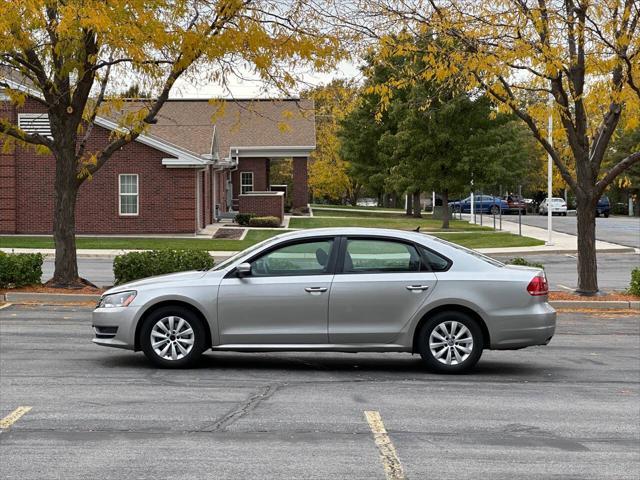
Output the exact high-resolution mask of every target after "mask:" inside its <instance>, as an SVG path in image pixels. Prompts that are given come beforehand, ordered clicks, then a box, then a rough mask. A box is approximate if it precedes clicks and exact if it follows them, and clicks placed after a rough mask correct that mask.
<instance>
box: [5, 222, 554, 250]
mask: <svg viewBox="0 0 640 480" xmlns="http://www.w3.org/2000/svg"><path fill="white" fill-rule="evenodd" d="M418 225H420V226H421V231H423V232H430V233H432V234H433V235H435V236H437V237H440V238H442V239H444V240H448V241H450V242H453V243H457V244H459V245H463V246H465V247H469V248H492V247H524V246H534V245H542V244H544V242H543V241H541V240H536V239H534V238H529V237H520V236H518V235H513V234H511V233H507V232H493V231H492V230H491V229H489V227H479V226H477V225H470V224H469V223H467V222H466V221H459V220H452V221H451V230H453V231H454V232H456V231H457V232H462V231H464V230H474V231H473V232H462V233H449V232H445V231H442V230H438V229H439V228H440V221H439V220H431V219H413V218H402V217H401V218H396V217H395V216H394V217H392V218H387V217H386V216H385V217H352V218H336V217H312V218H309V217H295V218H292V219H291V225H290V226H291V227H292V228H315V227H386V228H397V229H402V230H410V229H414V228H415V227H416V226H418ZM279 233H283V230H275V229H274V230H250V231H249V232H248V233H247V236H246V237H245V239H244V240H224V239H200V238H140V237H78V238H77V239H76V245H77V247H78V248H82V249H108V250H154V249H161V248H174V249H196V250H220V251H238V250H243V249H245V248H247V247H250V246H251V245H254V244H256V243H258V242H260V241H262V240H265V239H267V238H270V237H273V236H274V235H278V234H279ZM0 247H1V248H53V247H54V245H53V238H52V237H50V236H42V237H27V236H24V237H23V236H0Z"/></svg>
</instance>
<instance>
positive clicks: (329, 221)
mask: <svg viewBox="0 0 640 480" xmlns="http://www.w3.org/2000/svg"><path fill="white" fill-rule="evenodd" d="M341 213H346V212H341ZM383 215H384V216H382V215H380V216H371V217H370V216H366V217H360V216H358V217H348V218H337V217H331V216H329V217H293V218H292V219H291V222H289V227H291V228H322V227H371V228H397V229H399V230H413V229H415V228H416V227H417V226H418V225H419V226H420V229H421V230H422V231H436V230H440V227H441V226H442V220H433V219H431V218H407V217H405V216H396V215H391V216H389V215H387V214H383ZM449 225H450V230H453V231H460V230H490V228H489V227H480V226H478V225H473V224H470V223H469V222H467V221H464V220H451V221H450V222H449Z"/></svg>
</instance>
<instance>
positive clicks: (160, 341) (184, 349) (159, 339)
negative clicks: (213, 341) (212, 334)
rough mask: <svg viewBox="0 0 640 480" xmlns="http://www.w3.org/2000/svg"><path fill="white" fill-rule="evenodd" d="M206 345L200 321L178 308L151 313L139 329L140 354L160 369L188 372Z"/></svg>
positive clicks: (170, 306) (183, 308)
mask: <svg viewBox="0 0 640 480" xmlns="http://www.w3.org/2000/svg"><path fill="white" fill-rule="evenodd" d="M154 340H155V342H154ZM206 343H207V340H206V333H205V329H204V326H203V325H202V321H201V320H200V318H199V317H198V316H197V315H196V314H194V313H193V312H192V311H191V310H189V309H187V308H185V307H181V306H178V305H175V306H172V305H168V306H166V307H162V308H159V309H158V310H155V311H153V312H152V313H151V314H150V315H148V316H147V317H146V318H145V319H144V323H143V324H142V328H141V329H140V346H141V347H142V351H143V352H144V354H145V356H146V357H147V358H148V359H149V360H150V361H151V362H152V363H153V364H154V365H156V366H158V367H162V368H188V367H191V366H193V365H195V363H196V362H197V361H198V359H199V358H200V356H201V355H202V352H203V351H204V349H205V348H206ZM163 352H164V353H163Z"/></svg>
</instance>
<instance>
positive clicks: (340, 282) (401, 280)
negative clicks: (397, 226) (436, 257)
mask: <svg viewBox="0 0 640 480" xmlns="http://www.w3.org/2000/svg"><path fill="white" fill-rule="evenodd" d="M342 262H343V266H342V269H341V270H342V272H341V273H340V269H338V271H337V273H336V275H335V278H334V280H333V283H332V286H331V300H330V305H329V342H331V343H338V344H357V343H392V342H393V341H394V340H395V339H396V338H397V337H398V335H399V333H400V332H401V331H402V329H403V327H405V325H406V324H407V322H409V321H410V320H411V319H412V318H413V316H414V315H415V314H416V312H417V310H418V308H419V307H420V306H421V305H422V304H423V303H424V302H425V301H426V299H427V297H428V296H429V295H430V294H431V292H432V291H433V288H434V287H435V284H436V276H435V274H434V273H432V272H431V271H430V270H429V269H428V267H426V266H425V265H424V262H423V261H422V258H421V256H420V254H419V253H418V251H417V249H416V247H415V246H414V245H413V244H412V243H405V242H400V241H395V240H391V239H384V238H362V237H360V238H358V237H354V238H347V239H346V245H345V246H344V254H343V260H342Z"/></svg>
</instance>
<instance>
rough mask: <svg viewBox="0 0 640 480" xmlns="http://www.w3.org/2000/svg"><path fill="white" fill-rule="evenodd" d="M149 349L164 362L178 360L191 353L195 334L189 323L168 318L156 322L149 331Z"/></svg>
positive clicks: (179, 318)
mask: <svg viewBox="0 0 640 480" xmlns="http://www.w3.org/2000/svg"><path fill="white" fill-rule="evenodd" d="M150 335H151V338H150V340H151V348H153V351H154V352H155V354H156V355H158V356H159V357H160V358H163V359H165V360H180V359H182V358H184V357H186V356H187V355H189V353H190V352H191V350H192V349H193V344H194V342H195V334H194V333H193V328H191V325H190V324H189V322H187V321H186V320H185V319H184V318H182V317H177V316H170V317H163V318H161V319H160V320H158V321H157V322H156V323H155V325H154V326H153V328H152V329H151V334H150Z"/></svg>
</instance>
